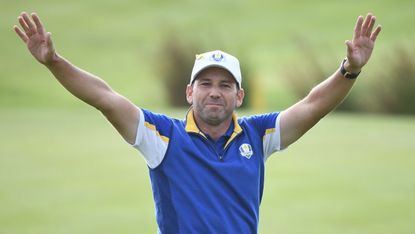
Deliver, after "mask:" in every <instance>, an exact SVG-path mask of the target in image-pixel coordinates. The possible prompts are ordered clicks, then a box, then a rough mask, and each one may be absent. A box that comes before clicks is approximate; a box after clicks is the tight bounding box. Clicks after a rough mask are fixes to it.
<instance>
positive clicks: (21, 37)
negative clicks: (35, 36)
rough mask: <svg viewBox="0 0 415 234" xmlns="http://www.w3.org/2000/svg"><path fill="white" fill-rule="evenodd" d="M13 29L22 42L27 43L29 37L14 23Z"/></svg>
mask: <svg viewBox="0 0 415 234" xmlns="http://www.w3.org/2000/svg"><path fill="white" fill-rule="evenodd" d="M13 29H14V31H15V32H16V33H17V35H19V37H20V39H22V41H23V42H24V43H27V41H28V40H29V38H28V37H27V36H26V34H25V33H24V32H22V30H20V28H19V27H17V26H16V25H14V27H13Z"/></svg>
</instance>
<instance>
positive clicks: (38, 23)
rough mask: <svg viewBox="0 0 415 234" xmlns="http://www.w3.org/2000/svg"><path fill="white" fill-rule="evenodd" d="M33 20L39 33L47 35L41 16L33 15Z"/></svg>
mask: <svg viewBox="0 0 415 234" xmlns="http://www.w3.org/2000/svg"><path fill="white" fill-rule="evenodd" d="M32 19H33V21H34V22H35V25H36V28H37V31H38V32H39V34H42V35H43V34H44V33H45V29H44V27H43V24H42V21H40V18H39V16H38V15H37V14H36V13H32Z"/></svg>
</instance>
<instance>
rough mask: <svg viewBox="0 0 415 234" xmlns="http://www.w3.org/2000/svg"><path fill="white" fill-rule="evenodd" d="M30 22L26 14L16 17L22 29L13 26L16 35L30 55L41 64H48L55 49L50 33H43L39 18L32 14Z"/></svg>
mask: <svg viewBox="0 0 415 234" xmlns="http://www.w3.org/2000/svg"><path fill="white" fill-rule="evenodd" d="M31 16H32V20H31V19H30V18H29V15H28V14H27V13H26V12H23V13H22V14H20V16H19V17H18V20H19V23H20V26H21V27H22V29H23V30H22V29H20V28H19V27H17V26H16V25H15V26H14V30H15V31H16V33H17V35H19V37H20V38H21V39H22V40H23V42H24V43H25V44H26V45H27V48H28V49H29V51H30V53H31V54H32V55H33V56H34V57H35V58H36V60H37V61H39V62H40V63H42V64H45V65H46V64H48V63H49V62H51V61H52V59H53V58H54V56H55V49H54V47H53V43H52V40H51V38H50V37H51V34H50V32H45V29H44V27H43V25H42V22H41V21H40V19H39V17H38V16H37V15H36V14H35V13H32V15H31Z"/></svg>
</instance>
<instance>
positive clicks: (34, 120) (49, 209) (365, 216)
mask: <svg viewBox="0 0 415 234" xmlns="http://www.w3.org/2000/svg"><path fill="white" fill-rule="evenodd" d="M166 113H172V115H173V116H176V117H182V116H184V110H174V111H166ZM0 129H1V131H0V139H1V147H0V155H1V157H0V184H1V188H0V204H1V209H0V233H8V234H14V233H16V234H17V233H19V234H20V233H56V234H59V233H102V234H104V233H155V232H156V224H155V217H154V205H153V200H152V194H151V187H150V183H149V178H148V172H147V168H146V166H145V162H144V160H143V159H142V158H141V157H140V155H139V154H138V153H137V152H136V150H134V149H132V148H131V147H129V146H128V145H127V144H126V143H125V142H124V141H123V140H122V139H121V138H120V137H119V136H118V135H117V134H115V130H113V128H112V127H111V126H110V125H109V124H108V123H107V122H106V120H105V119H104V117H103V116H101V115H100V114H99V113H97V112H96V111H95V110H93V109H92V108H88V107H85V108H81V109H74V110H63V109H54V110H52V109H24V110H20V109H2V110H1V111H0ZM414 132H415V118H413V117H412V118H409V117H388V116H383V117H382V116H380V117H379V116H368V115H349V114H347V115H346V114H333V115H331V116H329V117H328V118H327V119H325V120H324V121H322V122H321V123H319V124H318V126H317V127H316V128H314V129H312V130H311V131H310V132H309V133H307V134H306V136H305V137H304V138H302V139H301V140H300V141H299V142H298V143H295V144H294V145H292V146H291V147H290V148H289V149H287V150H286V151H285V152H282V153H277V154H274V155H273V156H271V158H270V159H268V161H267V164H266V177H265V191H264V197H263V202H262V205H261V218H260V233H262V234H272V233H285V234H296V233H316V234H317V233H318V234H325V233H327V234H332V233H337V234H342V233H365V234H366V233H374V234H375V233H376V234H379V233H400V234H402V233H408V234H409V233H413V232H414V230H415V224H414V222H413V220H415V203H414V202H413V198H414V197H415V180H414V178H415V158H414V155H415V145H414Z"/></svg>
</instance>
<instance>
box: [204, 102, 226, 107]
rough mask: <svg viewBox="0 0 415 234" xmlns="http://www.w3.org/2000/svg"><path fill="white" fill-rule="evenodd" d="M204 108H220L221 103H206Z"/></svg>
mask: <svg viewBox="0 0 415 234" xmlns="http://www.w3.org/2000/svg"><path fill="white" fill-rule="evenodd" d="M206 106H214V107H221V106H223V104H221V103H207V104H206Z"/></svg>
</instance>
